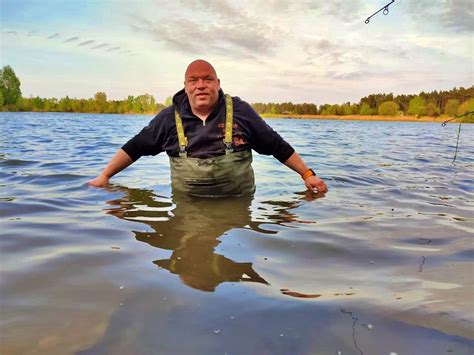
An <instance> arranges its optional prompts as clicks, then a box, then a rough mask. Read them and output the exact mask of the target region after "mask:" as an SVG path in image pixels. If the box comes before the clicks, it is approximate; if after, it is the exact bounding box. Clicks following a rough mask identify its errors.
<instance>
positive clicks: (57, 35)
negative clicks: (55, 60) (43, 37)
mask: <svg viewBox="0 0 474 355" xmlns="http://www.w3.org/2000/svg"><path fill="white" fill-rule="evenodd" d="M58 37H59V33H57V32H56V33H54V34H52V35H51V36H49V37H48V39H53V38H58Z"/></svg>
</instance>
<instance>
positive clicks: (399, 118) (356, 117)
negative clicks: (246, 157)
mask: <svg viewBox="0 0 474 355" xmlns="http://www.w3.org/2000/svg"><path fill="white" fill-rule="evenodd" d="M262 117H264V118H296V119H314V120H339V121H345V120H358V121H394V122H395V121H401V122H444V121H447V120H449V119H451V118H452V117H430V116H423V117H416V116H364V115H347V116H333V115H295V114H287V115H282V114H279V115H276V114H275V115H274V114H264V115H262ZM451 122H453V123H456V122H458V120H454V121H451Z"/></svg>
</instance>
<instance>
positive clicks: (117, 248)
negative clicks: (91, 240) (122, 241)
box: [110, 247, 120, 250]
mask: <svg viewBox="0 0 474 355" xmlns="http://www.w3.org/2000/svg"><path fill="white" fill-rule="evenodd" d="M110 249H114V250H120V247H110Z"/></svg>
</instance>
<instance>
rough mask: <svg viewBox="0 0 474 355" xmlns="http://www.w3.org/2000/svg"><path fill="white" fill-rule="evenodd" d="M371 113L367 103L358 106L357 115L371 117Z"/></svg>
mask: <svg viewBox="0 0 474 355" xmlns="http://www.w3.org/2000/svg"><path fill="white" fill-rule="evenodd" d="M373 113H374V111H373V110H372V109H371V108H370V106H369V104H368V103H367V102H364V103H363V104H362V105H361V106H360V110H359V115H364V116H368V115H372V114H373Z"/></svg>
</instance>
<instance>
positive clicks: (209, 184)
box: [184, 176, 230, 189]
mask: <svg viewBox="0 0 474 355" xmlns="http://www.w3.org/2000/svg"><path fill="white" fill-rule="evenodd" d="M184 182H185V184H186V185H187V186H188V187H193V188H196V187H197V188H209V189H210V188H217V187H222V186H225V185H227V184H229V183H230V178H229V177H227V176H221V177H213V178H199V179H186V178H185V179H184Z"/></svg>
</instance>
